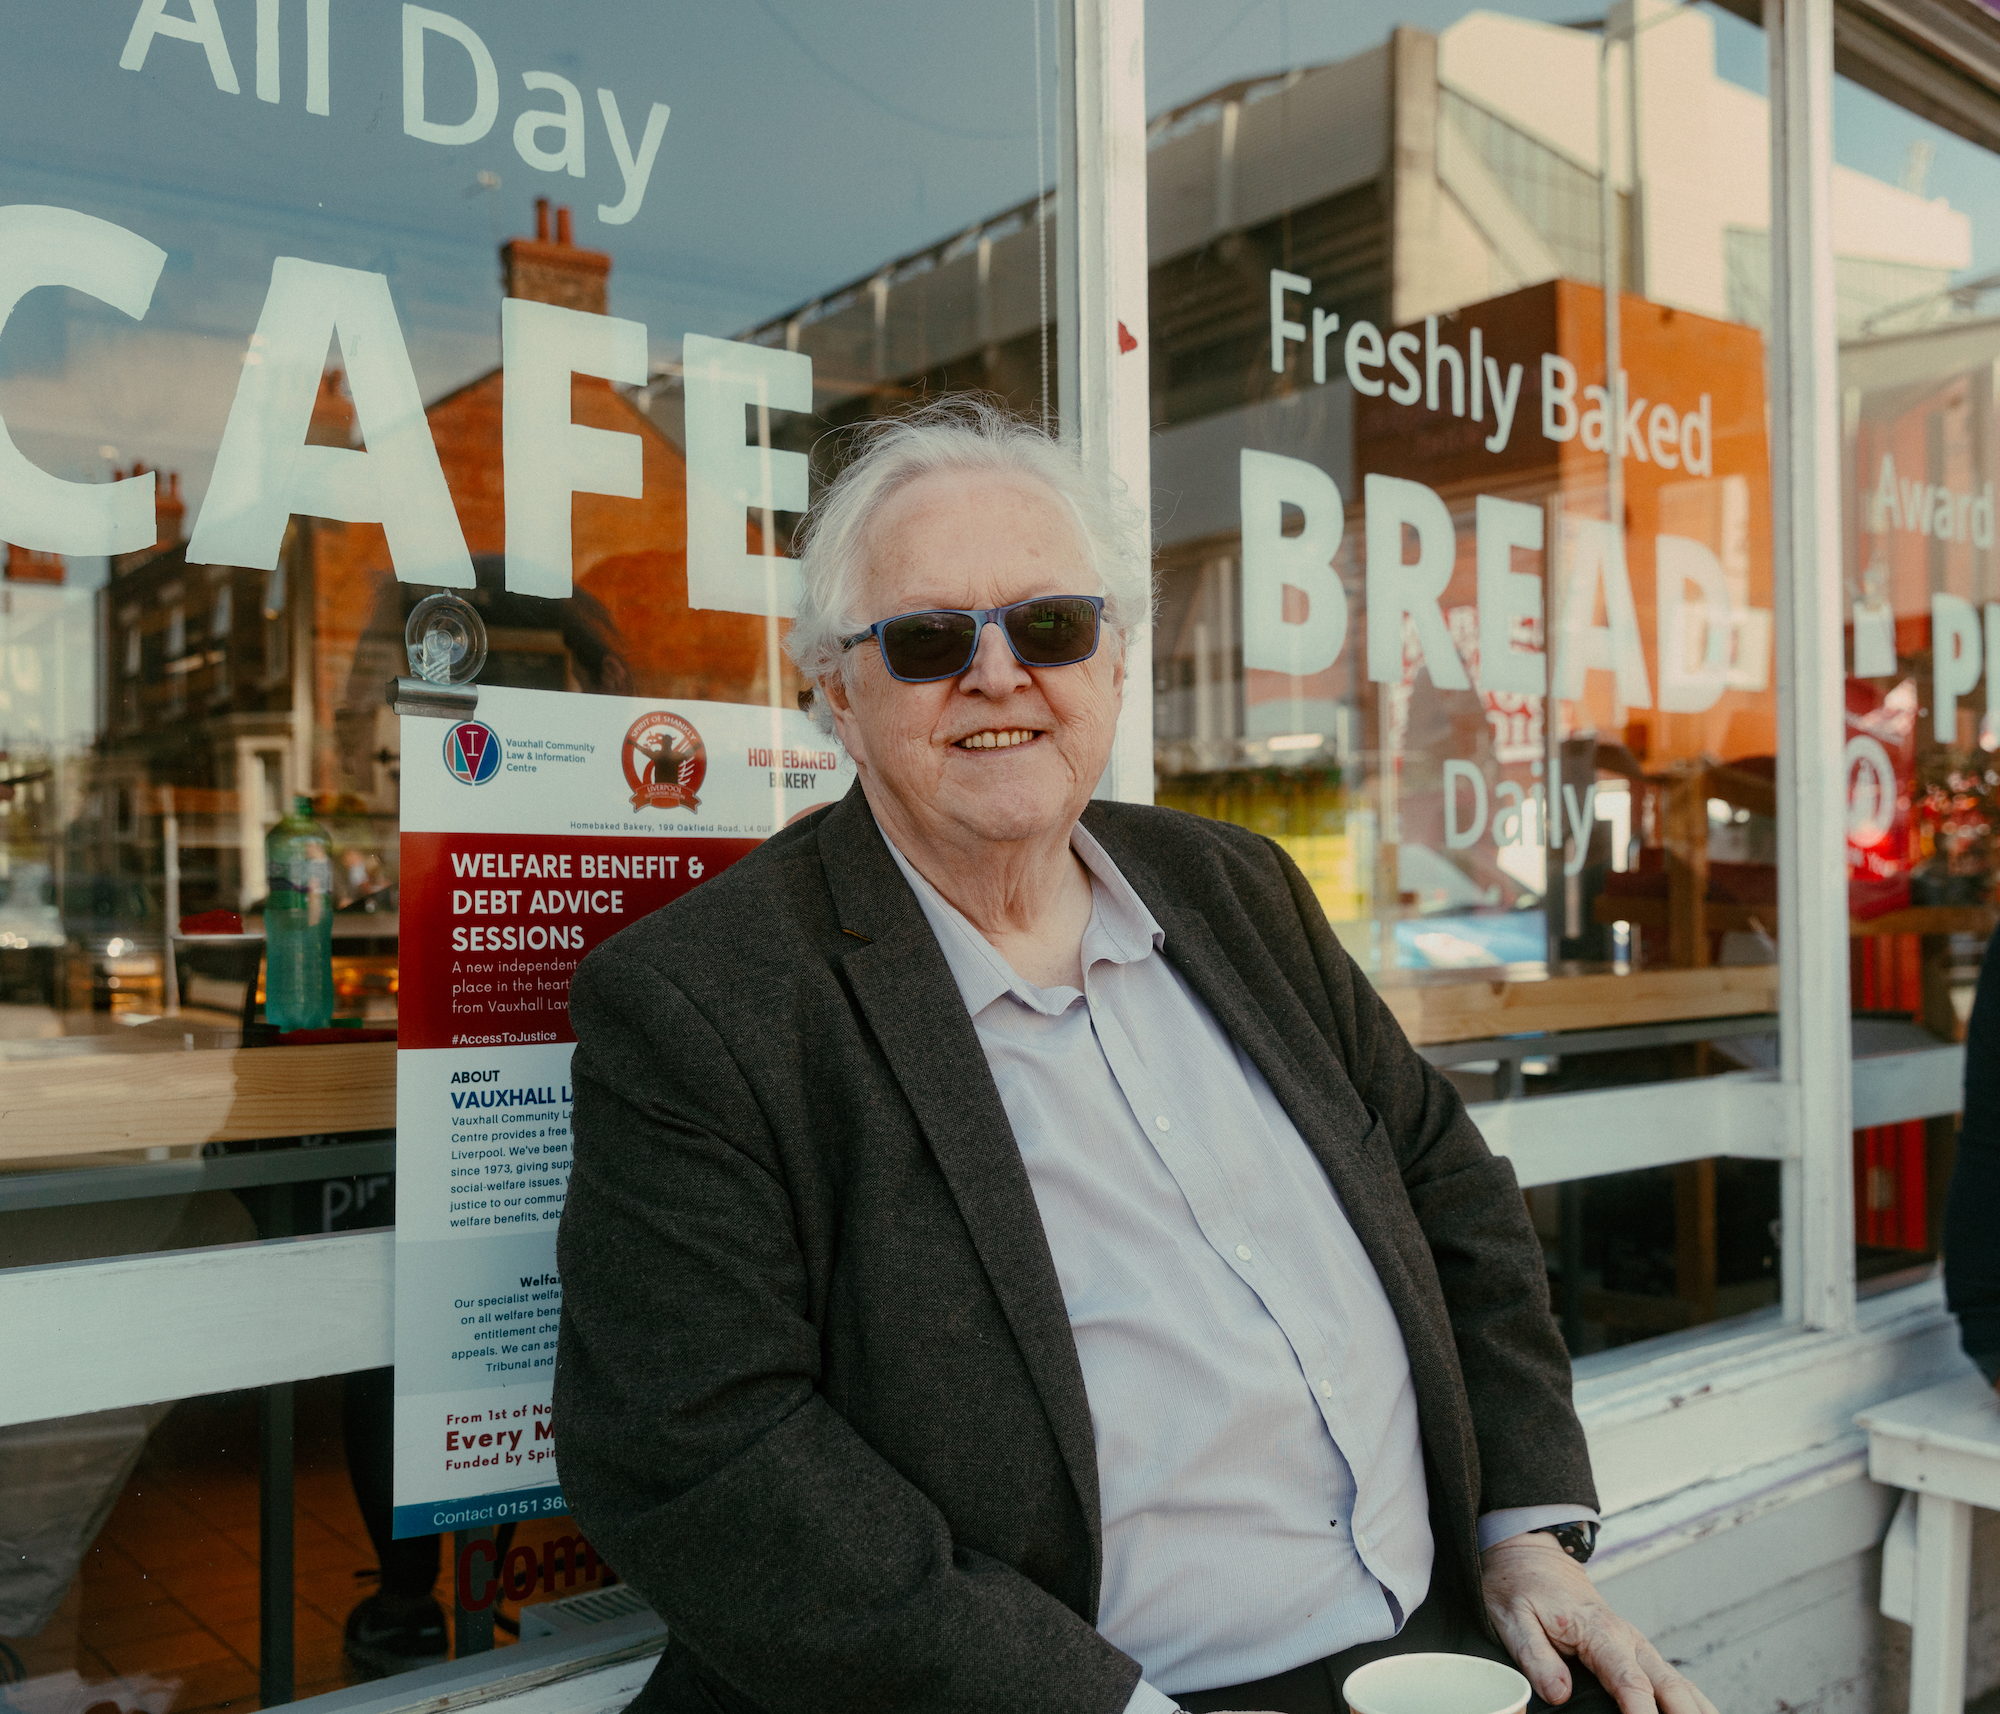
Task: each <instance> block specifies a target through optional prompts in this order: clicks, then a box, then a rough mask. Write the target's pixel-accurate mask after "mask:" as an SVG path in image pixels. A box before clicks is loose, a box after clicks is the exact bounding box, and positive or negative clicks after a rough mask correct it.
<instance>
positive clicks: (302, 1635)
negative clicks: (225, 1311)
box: [0, 1380, 573, 1714]
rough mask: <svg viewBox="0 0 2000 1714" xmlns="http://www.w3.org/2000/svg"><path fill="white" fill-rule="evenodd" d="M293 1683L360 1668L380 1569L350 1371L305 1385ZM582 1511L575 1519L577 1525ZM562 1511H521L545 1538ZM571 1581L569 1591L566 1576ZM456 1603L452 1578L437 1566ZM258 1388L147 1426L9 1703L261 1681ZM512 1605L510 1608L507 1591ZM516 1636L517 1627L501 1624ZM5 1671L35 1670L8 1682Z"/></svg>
mask: <svg viewBox="0 0 2000 1714" xmlns="http://www.w3.org/2000/svg"><path fill="white" fill-rule="evenodd" d="M297 1419H298V1432H297V1440H296V1454H295V1456H296V1461H297V1478H296V1498H295V1515H294V1521H293V1528H294V1531H295V1544H296V1549H295V1551H296V1563H295V1573H294V1577H295V1584H294V1588H295V1595H296V1625H297V1632H296V1641H295V1644H294V1647H295V1650H296V1662H297V1694H298V1695H299V1696H300V1697H306V1696H315V1695H318V1694H320V1693H321V1692H323V1691H328V1690H337V1689H339V1688H341V1687H342V1686H343V1685H347V1684H351V1683H355V1682H357V1681H358V1678H359V1675H358V1674H357V1673H355V1672H354V1671H353V1669H352V1668H351V1667H349V1666H348V1664H347V1663H346V1661H345V1659H344V1658H343V1656H342V1653H341V1634H342V1627H343V1625H344V1624H345V1623H346V1619H347V1615H348V1613H349V1611H350V1610H351V1609H352V1608H353V1607H354V1605H355V1603H356V1602H358V1601H360V1600H361V1599H362V1598H363V1597H364V1596H366V1595H368V1594H370V1593H371V1592H372V1591H373V1589H374V1587H375V1585H374V1571H375V1554H374V1550H373V1549H372V1548H371V1547H370V1546H369V1543H368V1532H367V1531H366V1530H365V1529H364V1528H363V1527H362V1522H361V1514H360V1512H359V1511H358V1510H357V1509H356V1506H355V1502H354V1491H353V1489H352V1487H351V1486H350V1485H349V1482H348V1478H347V1464H346V1460H345V1457H344V1455H343V1453H342V1450H341V1441H340V1382H339V1381H338V1380H329V1381H316V1382H307V1383H303V1384H301V1385H300V1386H299V1388H298V1391H297ZM571 1527H573V1526H571ZM564 1533H566V1529H565V1526H564V1525H563V1524H562V1523H561V1522H549V1523H544V1524H539V1525H524V1526H523V1527H522V1528H521V1530H520V1532H519V1534H518V1535H517V1537H516V1539H517V1541H519V1542H523V1543H533V1544H536V1545H539V1544H540V1543H541V1541H543V1540H544V1539H545V1538H549V1537H554V1536H559V1535H562V1534H564ZM564 1593H567V1591H564ZM438 1595H439V1599H440V1601H441V1602H442V1604H443V1605H444V1608H445V1611H446V1614H447V1616H449V1614H450V1612H451V1586H450V1582H449V1580H448V1578H447V1577H446V1576H445V1575H444V1572H443V1569H442V1568H441V1569H440V1574H439V1578H438ZM257 1596H258V1582H257V1401H256V1398H255V1396H254V1395H251V1394H240V1395H227V1396H224V1397H221V1398H213V1399H194V1400H189V1401H187V1402H185V1403H183V1404H181V1405H179V1406H177V1407H176V1408H175V1409H174V1411H173V1412H172V1413H171V1414H170V1415H169V1416H168V1417H167V1419H166V1421H165V1422H163V1423H162V1424H161V1425H160V1426H159V1427H158V1428H157V1429H155V1430H154V1432H153V1434H152V1435H151V1437H150V1438H149V1440H148V1442H147V1445H146V1450H145V1451H144V1453H143V1454H142V1455H141V1456H140V1459H139V1464H138V1467H137V1469H136V1470H135V1471H134V1472H133V1475H132V1478H131V1480H130V1481H128V1482H127V1483H126V1485H125V1488H124V1490H123V1492H122V1493H121V1494H120V1496H119V1498H118V1502H117V1504H116V1506H115V1507H114V1508H113V1510H112V1512H111V1516H110V1518H109V1520H108V1521H107V1522H106V1524H105V1526H104V1528H103V1530H102V1531H101V1532H100V1534H99V1535H98V1538H97V1541H96V1543H95V1545H94V1547H93V1548H92V1550H91V1551H90V1553H89V1554H88V1555H86V1557H85V1560H84V1565H83V1570H82V1572H81V1574H80V1575H79V1576H78V1578H77V1580H76V1582H75V1583H74V1584H73V1585H72V1586H71V1588H70V1591H69V1594H68V1595H67V1597H66V1598H65V1599H64V1601H63V1603H62V1606H61V1607H60V1609H59V1610H58V1611H57V1613H56V1615H55V1617H54V1618H53V1619H51V1620H50V1621H49V1623H48V1624H47V1625H46V1626H45V1627H44V1628H43V1630H42V1633H41V1634H40V1635H39V1636H37V1637H32V1638H8V1639H5V1641H4V1643H0V1647H3V1648H4V1649H5V1650H8V1651H11V1652H12V1654H13V1655H14V1656H15V1657H17V1658H18V1663H19V1664H18V1666H16V1665H15V1664H14V1662H12V1661H9V1660H8V1659H7V1657H6V1655H5V1654H4V1653H0V1710H6V1711H7V1714H195V1711H197V1710H202V1709H224V1708H226V1709H230V1710H247V1709H255V1708H258V1707H261V1706H262V1704H261V1703H260V1701H259V1699H258V1694H257V1652H258V1625H257ZM501 1611H502V1612H503V1613H504V1614H505V1615H506V1616H508V1617H512V1616H513V1614H514V1613H515V1612H516V1611H517V1609H516V1608H515V1606H514V1604H513V1603H512V1602H508V1603H506V1604H505V1605H504V1606H503V1607H502V1608H501ZM494 1641H495V1642H496V1643H498V1644H499V1645H501V1646H503V1647H505V1646H508V1645H510V1644H511V1642H512V1638H510V1637H508V1636H506V1635H504V1634H501V1633H498V1632H496V1635H495V1638H494ZM10 1674H24V1675H25V1676H24V1677H19V1678H17V1680H16V1682H13V1683H7V1682H5V1680H6V1679H7V1677H8V1676H9V1675H10Z"/></svg>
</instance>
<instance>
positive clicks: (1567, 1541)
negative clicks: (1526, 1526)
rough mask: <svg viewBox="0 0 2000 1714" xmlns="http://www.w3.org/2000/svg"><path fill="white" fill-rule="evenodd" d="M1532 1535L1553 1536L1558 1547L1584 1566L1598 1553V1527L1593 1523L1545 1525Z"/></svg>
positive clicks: (1531, 1533)
mask: <svg viewBox="0 0 2000 1714" xmlns="http://www.w3.org/2000/svg"><path fill="white" fill-rule="evenodd" d="M1528 1533H1529V1534H1530V1535H1552V1536H1554V1537H1555V1538H1556V1546H1558V1547H1559V1548H1561V1549H1562V1550H1563V1552H1564V1553H1566V1554H1568V1555H1569V1556H1570V1558H1571V1559H1573V1560H1575V1561H1576V1562H1577V1564H1579V1565H1582V1564H1584V1563H1585V1562H1586V1561H1587V1560H1588V1559H1589V1558H1590V1556H1591V1555H1592V1554H1593V1553H1595V1552H1596V1551H1597V1525H1595V1524H1593V1523H1588V1522H1585V1523H1574V1524H1544V1525H1542V1527H1541V1528H1540V1529H1538V1530H1530V1531H1529V1532H1528Z"/></svg>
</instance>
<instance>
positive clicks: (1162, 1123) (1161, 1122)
mask: <svg viewBox="0 0 2000 1714" xmlns="http://www.w3.org/2000/svg"><path fill="white" fill-rule="evenodd" d="M1153 1123H1154V1124H1156V1125H1158V1126H1159V1127H1160V1129H1161V1130H1163V1131H1171V1130H1172V1129H1173V1128H1174V1122H1173V1120H1171V1119H1169V1118H1168V1117H1167V1116H1166V1114H1164V1113H1162V1114H1161V1115H1160V1116H1159V1117H1158V1118H1157V1119H1155V1120H1154V1121H1153Z"/></svg>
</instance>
